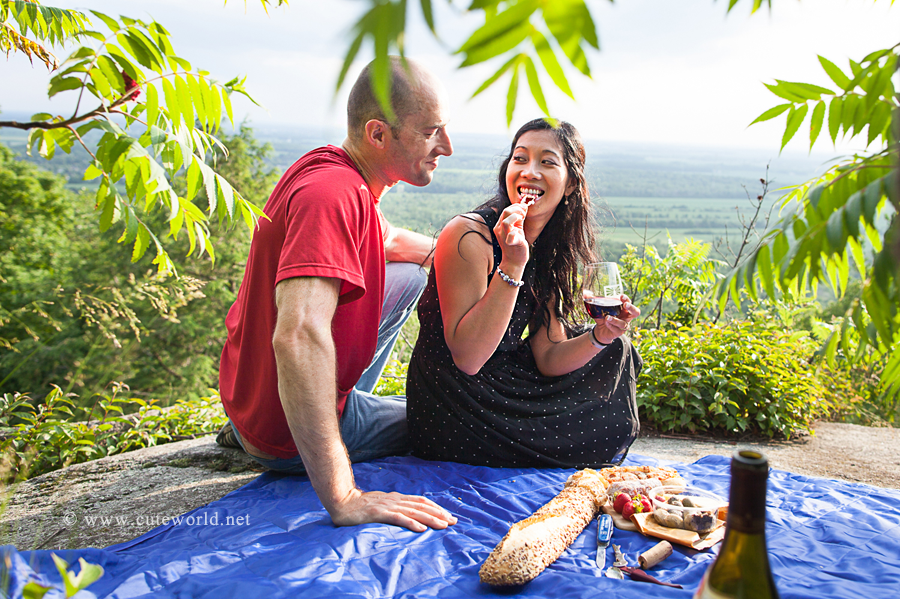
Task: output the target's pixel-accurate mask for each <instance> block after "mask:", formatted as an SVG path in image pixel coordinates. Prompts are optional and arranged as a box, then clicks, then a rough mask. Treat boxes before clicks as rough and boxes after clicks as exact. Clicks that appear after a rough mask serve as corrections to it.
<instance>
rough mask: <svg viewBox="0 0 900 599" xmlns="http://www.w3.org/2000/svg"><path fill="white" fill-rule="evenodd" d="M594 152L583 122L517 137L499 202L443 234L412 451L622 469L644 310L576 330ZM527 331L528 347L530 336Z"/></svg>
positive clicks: (415, 363)
mask: <svg viewBox="0 0 900 599" xmlns="http://www.w3.org/2000/svg"><path fill="white" fill-rule="evenodd" d="M584 160H585V154H584V146H583V145H582V143H581V139H580V136H579V135H578V132H577V131H576V130H575V128H574V127H572V125H570V124H568V123H565V122H560V121H557V122H556V124H551V123H550V122H548V121H547V120H544V119H537V120H534V121H531V122H529V123H527V124H525V125H524V126H523V127H522V128H521V129H519V131H518V132H517V133H516V136H515V139H514V140H513V143H512V148H511V151H510V154H509V156H508V157H507V158H506V160H505V161H504V162H503V165H502V166H501V168H500V176H499V189H498V192H497V195H496V196H494V197H493V198H492V199H491V200H489V201H488V202H487V203H485V204H484V205H483V206H481V207H480V208H479V209H476V210H475V211H474V212H473V213H472V214H469V215H463V216H458V217H456V218H454V219H453V220H452V221H450V223H448V225H447V226H446V227H445V228H444V230H443V231H442V232H441V235H440V237H439V238H438V242H437V247H436V250H435V258H434V267H433V268H432V270H431V274H430V276H429V280H428V285H427V287H426V288H425V292H424V295H423V296H422V299H421V300H420V301H419V308H418V313H419V322H420V324H421V329H420V332H419V339H418V341H417V343H416V347H415V350H414V352H413V356H412V360H411V362H410V366H409V375H408V379H407V415H408V420H409V433H410V440H411V443H412V448H413V454H414V455H417V456H419V457H421V458H425V459H431V460H449V461H456V462H465V463H469V464H476V465H486V466H497V467H518V466H535V467H548V466H549V467H561V468H568V467H587V466H601V465H604V464H617V463H620V462H621V461H622V460H623V459H624V458H625V454H626V453H627V451H628V448H629V447H630V446H631V443H632V442H633V441H634V439H635V438H636V437H637V433H638V430H639V422H638V416H637V405H636V403H635V387H634V384H635V379H636V378H637V374H638V373H639V372H640V367H641V360H640V356H638V354H637V351H636V350H635V349H634V348H633V347H632V345H631V343H629V342H628V340H627V339H625V338H624V337H622V335H623V334H624V333H625V331H626V329H627V327H628V323H629V322H630V321H631V320H632V319H633V318H635V317H636V316H638V315H640V310H638V308H636V307H635V306H633V305H632V304H631V303H630V302H629V300H628V298H627V297H625V296H622V300H623V307H622V310H621V311H620V313H619V317H618V318H616V317H606V318H601V319H597V320H596V326H595V327H593V328H590V329H587V330H586V331H584V330H583V328H584V327H579V326H578V325H577V321H578V319H579V314H578V312H576V307H577V306H578V305H579V304H580V303H581V293H580V289H579V284H578V266H579V263H588V262H591V261H593V252H592V247H593V233H592V229H591V217H590V196H589V193H588V188H587V182H586V180H585V174H584ZM526 327H527V329H528V336H527V339H525V340H523V339H522V337H523V333H524V332H525V329H526Z"/></svg>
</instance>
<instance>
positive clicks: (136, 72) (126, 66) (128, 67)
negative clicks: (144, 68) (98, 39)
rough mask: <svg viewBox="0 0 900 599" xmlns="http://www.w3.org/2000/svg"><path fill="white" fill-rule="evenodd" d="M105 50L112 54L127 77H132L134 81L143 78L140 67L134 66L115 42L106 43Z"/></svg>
mask: <svg viewBox="0 0 900 599" xmlns="http://www.w3.org/2000/svg"><path fill="white" fill-rule="evenodd" d="M106 52H107V53H108V54H109V55H110V56H112V58H113V60H115V61H116V63H117V64H118V65H119V66H120V67H121V68H122V70H123V71H125V72H126V73H127V74H128V76H129V77H131V78H132V79H134V80H135V81H140V80H142V79H143V77H141V72H140V69H138V68H137V67H136V66H134V63H132V62H131V60H130V59H129V58H128V57H127V56H125V53H124V52H122V50H121V48H119V47H118V46H116V45H115V44H106Z"/></svg>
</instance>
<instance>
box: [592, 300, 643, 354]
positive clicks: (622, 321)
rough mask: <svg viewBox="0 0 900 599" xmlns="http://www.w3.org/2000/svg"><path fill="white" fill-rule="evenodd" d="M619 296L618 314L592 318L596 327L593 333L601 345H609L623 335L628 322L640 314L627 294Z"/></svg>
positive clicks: (639, 310)
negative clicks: (619, 307)
mask: <svg viewBox="0 0 900 599" xmlns="http://www.w3.org/2000/svg"><path fill="white" fill-rule="evenodd" d="M620 298H621V300H622V308H621V309H620V310H619V314H618V316H603V317H600V318H595V319H594V321H595V322H596V323H597V327H596V328H595V329H594V332H593V335H594V337H596V339H597V341H599V342H600V343H602V344H603V345H609V344H610V343H612V342H613V341H615V340H616V338H617V337H621V336H622V335H624V334H625V331H627V330H628V324H629V323H630V322H631V321H632V320H634V319H635V318H637V317H638V316H640V315H641V309H640V308H638V307H637V306H635V305H634V304H632V303H631V299H630V298H629V297H628V296H627V295H622V296H620Z"/></svg>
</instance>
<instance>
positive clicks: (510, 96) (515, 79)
mask: <svg viewBox="0 0 900 599" xmlns="http://www.w3.org/2000/svg"><path fill="white" fill-rule="evenodd" d="M521 65H522V61H521V60H519V61H517V62H516V66H515V67H513V74H512V78H511V79H510V81H509V91H507V92H506V126H507V127H509V126H510V125H512V118H513V113H514V112H515V111H516V95H517V94H518V90H519V67H520V66H521Z"/></svg>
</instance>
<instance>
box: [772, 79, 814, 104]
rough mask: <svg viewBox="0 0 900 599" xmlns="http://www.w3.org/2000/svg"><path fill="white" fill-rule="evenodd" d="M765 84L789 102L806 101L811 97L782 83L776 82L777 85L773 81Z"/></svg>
mask: <svg viewBox="0 0 900 599" xmlns="http://www.w3.org/2000/svg"><path fill="white" fill-rule="evenodd" d="M763 85H765V86H766V88H767V89H768V90H769V91H770V92H772V93H773V94H775V95H776V96H778V97H779V98H784V99H785V100H787V101H788V102H792V103H794V104H799V103H800V102H805V101H806V100H808V99H809V98H805V97H803V96H802V95H797V94H796V93H794V92H792V91H790V90H788V89H787V87H786V86H784V85H782V84H781V83H776V84H775V85H772V84H771V83H763Z"/></svg>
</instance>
